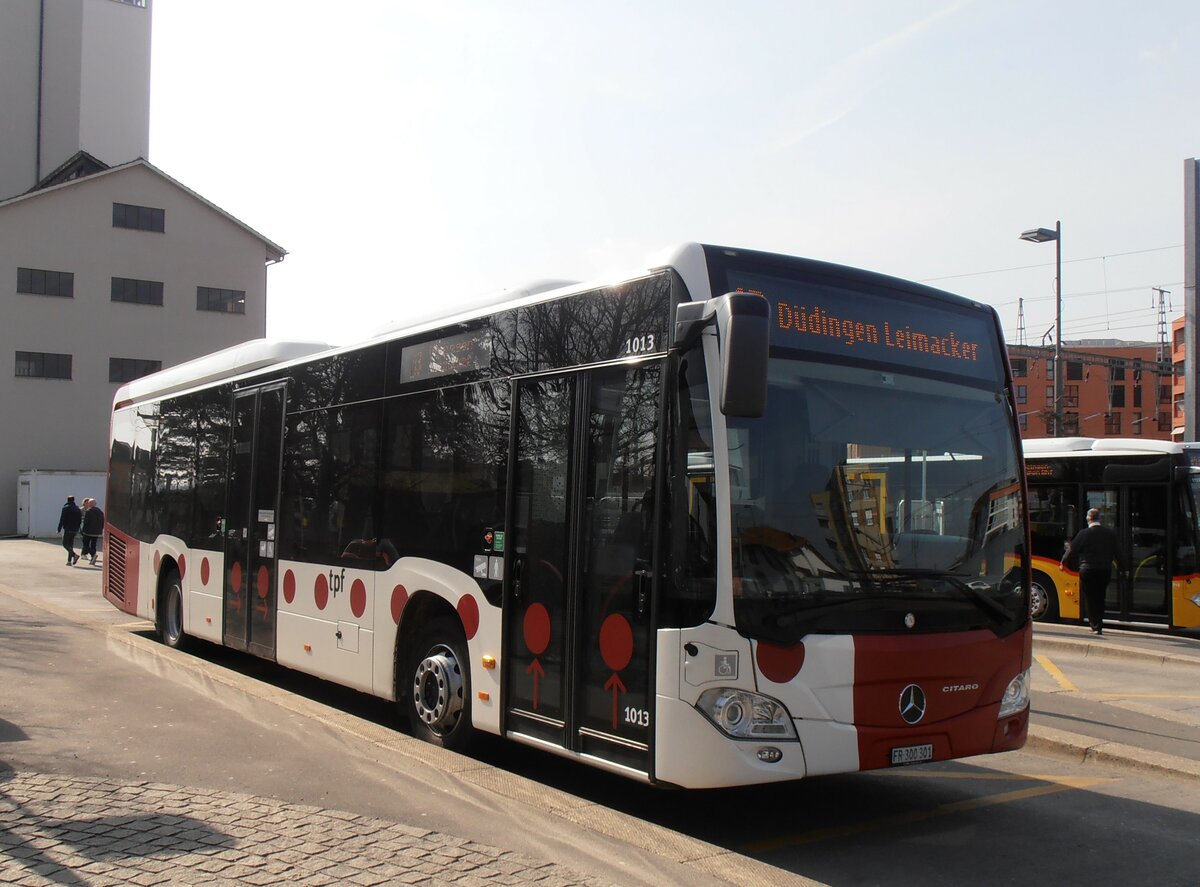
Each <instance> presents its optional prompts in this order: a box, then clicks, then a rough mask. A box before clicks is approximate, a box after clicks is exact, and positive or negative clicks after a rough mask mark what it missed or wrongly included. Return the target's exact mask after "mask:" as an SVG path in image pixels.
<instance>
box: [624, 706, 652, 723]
mask: <svg viewBox="0 0 1200 887" xmlns="http://www.w3.org/2000/svg"><path fill="white" fill-rule="evenodd" d="M625 723H626V724H633V726H635V727H649V726H650V712H648V711H646V709H644V708H633V707H632V706H628V705H627V706H625Z"/></svg>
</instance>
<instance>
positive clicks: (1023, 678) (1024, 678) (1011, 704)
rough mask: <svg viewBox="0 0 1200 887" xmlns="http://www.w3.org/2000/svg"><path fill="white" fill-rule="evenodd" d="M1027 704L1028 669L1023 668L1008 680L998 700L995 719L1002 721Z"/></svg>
mask: <svg viewBox="0 0 1200 887" xmlns="http://www.w3.org/2000/svg"><path fill="white" fill-rule="evenodd" d="M1027 705H1029V669H1025V670H1024V671H1023V672H1021V673H1020V674H1019V675H1017V676H1016V677H1015V678H1013V679H1012V680H1011V681H1009V682H1008V687H1007V688H1005V690H1004V698H1002V699H1001V700H1000V713H999V714H998V715H996V720H997V721H1002V720H1004V719H1005V718H1007V717H1010V716H1012V715H1015V714H1016V713H1017V712H1019V711H1021V710H1022V709H1023V708H1025V706H1027Z"/></svg>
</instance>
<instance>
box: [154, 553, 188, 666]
mask: <svg viewBox="0 0 1200 887" xmlns="http://www.w3.org/2000/svg"><path fill="white" fill-rule="evenodd" d="M157 628H158V636H159V638H161V639H162V642H163V643H164V644H166V645H167V646H168V647H170V648H172V649H173V650H182V649H184V648H185V647H186V646H187V642H188V636H187V635H186V634H185V633H184V631H183V581H182V580H181V579H180V578H179V571H178V570H174V569H173V570H171V571H170V572H169V573H167V576H166V581H165V582H164V583H163V589H162V592H161V593H160V595H159V600H158V625H157Z"/></svg>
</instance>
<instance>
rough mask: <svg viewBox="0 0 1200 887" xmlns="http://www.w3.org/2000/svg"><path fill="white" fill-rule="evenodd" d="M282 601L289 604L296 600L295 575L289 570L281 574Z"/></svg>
mask: <svg viewBox="0 0 1200 887" xmlns="http://www.w3.org/2000/svg"><path fill="white" fill-rule="evenodd" d="M283 599H284V600H285V601H287V602H288V603H289V604H290V603H291V602H292V601H294V600H295V599H296V574H295V573H293V572H292V571H291V570H288V571H287V572H286V573H284V574H283Z"/></svg>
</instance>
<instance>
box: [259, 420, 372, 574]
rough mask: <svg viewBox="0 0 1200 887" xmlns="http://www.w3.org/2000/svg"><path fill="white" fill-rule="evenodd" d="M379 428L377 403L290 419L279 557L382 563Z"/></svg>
mask: <svg viewBox="0 0 1200 887" xmlns="http://www.w3.org/2000/svg"><path fill="white" fill-rule="evenodd" d="M379 425H380V406H379V404H378V403H372V404H360V405H357V406H352V407H340V408H337V409H330V410H312V411H310V412H306V413H298V414H295V415H292V416H289V417H288V421H287V440H288V444H287V447H286V448H285V451H286V457H285V458H286V462H285V465H284V491H283V497H282V499H283V502H282V508H281V512H280V515H279V532H280V554H281V556H282V557H285V558H289V559H292V560H299V561H308V562H310V563H344V564H346V565H348V566H349V565H353V566H362V567H366V568H376V569H384V568H385V566H386V565H385V564H384V563H383V561H385V560H386V559H387V555H386V545H385V544H384V541H383V540H382V539H381V538H380V537H379V535H378V533H377V528H378V526H379V520H378V517H379V515H378V512H379V501H378V494H377V483H376V479H377V471H378V466H379ZM381 552H382V553H381Z"/></svg>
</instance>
